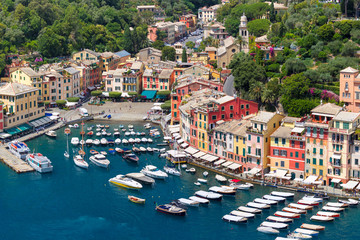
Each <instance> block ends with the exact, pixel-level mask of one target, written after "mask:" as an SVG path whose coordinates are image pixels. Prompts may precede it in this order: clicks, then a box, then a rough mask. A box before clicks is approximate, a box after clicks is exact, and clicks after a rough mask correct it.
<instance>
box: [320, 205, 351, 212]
mask: <svg viewBox="0 0 360 240" xmlns="http://www.w3.org/2000/svg"><path fill="white" fill-rule="evenodd" d="M321 210H323V211H330V212H342V211H344V210H345V208H338V207H328V206H324V207H322V209H321Z"/></svg>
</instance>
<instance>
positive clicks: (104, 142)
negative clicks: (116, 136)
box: [100, 138, 108, 145]
mask: <svg viewBox="0 0 360 240" xmlns="http://www.w3.org/2000/svg"><path fill="white" fill-rule="evenodd" d="M100 143H101V145H106V144H108V141H107V140H106V139H105V138H102V139H100Z"/></svg>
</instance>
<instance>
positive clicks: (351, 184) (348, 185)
mask: <svg viewBox="0 0 360 240" xmlns="http://www.w3.org/2000/svg"><path fill="white" fill-rule="evenodd" d="M358 184H359V182H356V181H352V180H350V181H348V182H347V183H346V184H344V185H343V186H342V187H343V188H345V189H348V190H352V189H354V188H355V187H356V186H357V185H358Z"/></svg>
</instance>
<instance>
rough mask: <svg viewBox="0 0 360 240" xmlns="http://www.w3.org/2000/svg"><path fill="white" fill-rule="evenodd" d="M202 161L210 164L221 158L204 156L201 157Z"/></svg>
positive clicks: (209, 155)
mask: <svg viewBox="0 0 360 240" xmlns="http://www.w3.org/2000/svg"><path fill="white" fill-rule="evenodd" d="M200 159H202V160H205V161H208V162H214V161H216V160H218V159H219V157H217V156H214V155H211V154H205V155H204V156H202V157H200Z"/></svg>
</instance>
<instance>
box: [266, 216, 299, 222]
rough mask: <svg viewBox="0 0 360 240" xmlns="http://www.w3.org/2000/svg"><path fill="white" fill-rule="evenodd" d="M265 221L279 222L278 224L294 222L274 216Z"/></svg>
mask: <svg viewBox="0 0 360 240" xmlns="http://www.w3.org/2000/svg"><path fill="white" fill-rule="evenodd" d="M266 220H267V221H270V222H279V223H292V222H293V221H294V220H293V219H291V218H284V217H276V216H268V217H267V218H266Z"/></svg>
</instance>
